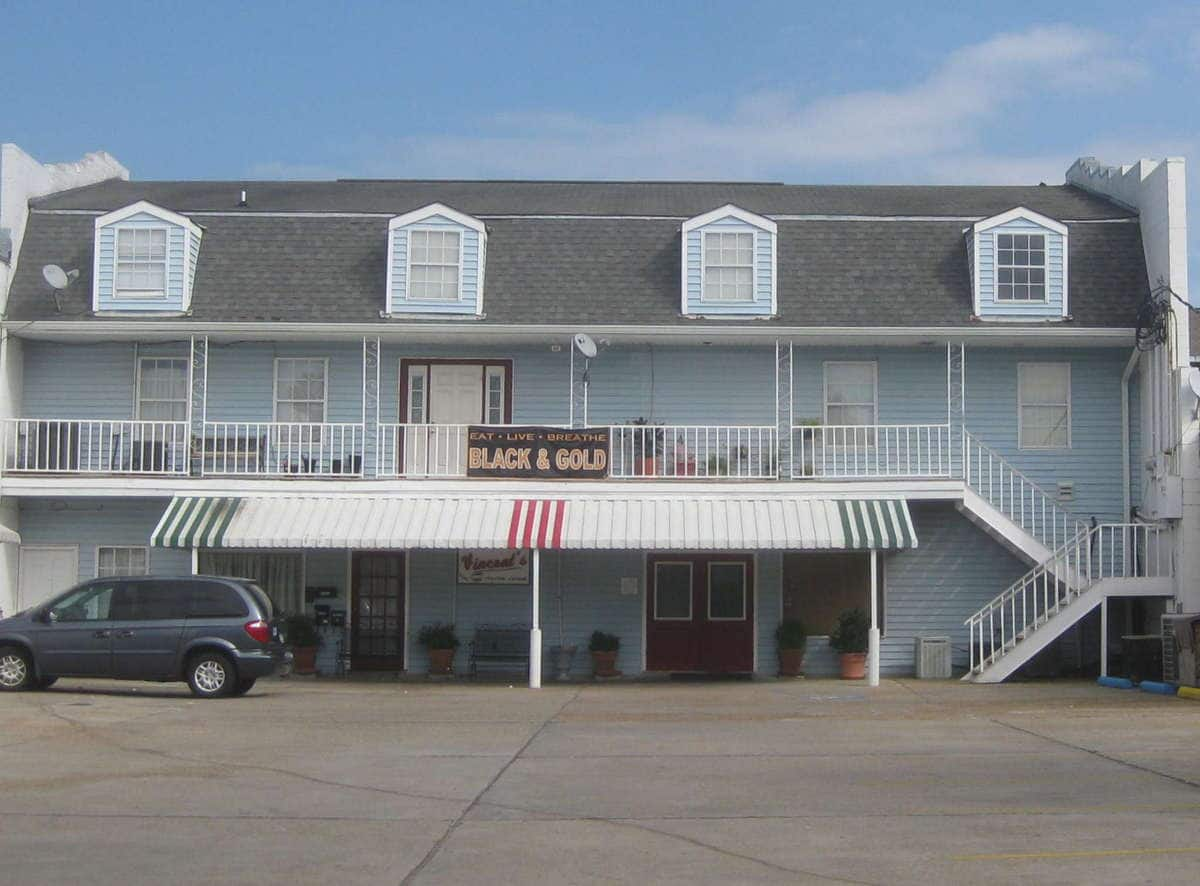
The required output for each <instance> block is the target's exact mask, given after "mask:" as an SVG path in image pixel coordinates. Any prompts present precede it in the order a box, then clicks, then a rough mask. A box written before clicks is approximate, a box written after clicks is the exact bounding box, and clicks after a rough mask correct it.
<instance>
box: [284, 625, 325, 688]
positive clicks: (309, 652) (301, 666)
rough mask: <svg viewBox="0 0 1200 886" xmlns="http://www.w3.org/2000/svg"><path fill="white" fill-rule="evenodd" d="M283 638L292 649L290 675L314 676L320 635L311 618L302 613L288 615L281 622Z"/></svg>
mask: <svg viewBox="0 0 1200 886" xmlns="http://www.w3.org/2000/svg"><path fill="white" fill-rule="evenodd" d="M283 636H284V639H285V640H286V641H287V644H288V645H289V646H290V647H292V673H294V674H315V673H316V672H317V648H318V647H319V646H320V645H321V634H320V633H319V632H318V631H317V623H316V621H315V620H314V619H313V617H312V616H311V615H307V614H305V613H302V612H298V613H296V614H295V615H289V616H288V617H287V618H286V619H284V622H283Z"/></svg>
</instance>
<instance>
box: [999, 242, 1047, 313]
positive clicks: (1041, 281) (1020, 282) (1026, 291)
mask: <svg viewBox="0 0 1200 886" xmlns="http://www.w3.org/2000/svg"><path fill="white" fill-rule="evenodd" d="M996 299H997V301H1043V302H1044V301H1045V300H1046V237H1045V235H1043V234H997V235H996Z"/></svg>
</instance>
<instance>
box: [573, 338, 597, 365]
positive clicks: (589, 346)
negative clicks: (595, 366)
mask: <svg viewBox="0 0 1200 886" xmlns="http://www.w3.org/2000/svg"><path fill="white" fill-rule="evenodd" d="M575 347H577V348H579V353H581V354H583V356H585V357H587V358H588V359H589V360H590V359H592V358H593V357H595V356H596V343H595V342H594V341H592V337H591V336H590V335H588V334H587V333H586V332H577V333H575Z"/></svg>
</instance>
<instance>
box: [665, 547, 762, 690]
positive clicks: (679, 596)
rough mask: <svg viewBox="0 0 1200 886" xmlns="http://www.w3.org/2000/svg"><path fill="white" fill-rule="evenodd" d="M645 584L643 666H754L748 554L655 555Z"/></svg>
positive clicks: (720, 670)
mask: <svg viewBox="0 0 1200 886" xmlns="http://www.w3.org/2000/svg"><path fill="white" fill-rule="evenodd" d="M646 588H647V593H646V669H647V670H650V671H691V672H698V673H713V674H730V673H747V672H749V671H752V670H754V560H753V558H752V557H748V556H745V555H741V554H708V555H703V556H691V555H688V556H675V555H669V554H664V555H655V556H652V557H650V558H648V560H647V574H646Z"/></svg>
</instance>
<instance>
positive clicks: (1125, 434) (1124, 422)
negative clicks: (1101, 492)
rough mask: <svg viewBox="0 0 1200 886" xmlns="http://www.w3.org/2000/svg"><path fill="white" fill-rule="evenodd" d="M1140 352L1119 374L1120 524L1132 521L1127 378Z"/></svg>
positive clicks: (1135, 364)
mask: <svg viewBox="0 0 1200 886" xmlns="http://www.w3.org/2000/svg"><path fill="white" fill-rule="evenodd" d="M1141 357H1142V352H1141V351H1139V350H1138V349H1137V348H1134V349H1133V353H1132V354H1130V355H1129V360H1128V361H1126V363H1125V371H1124V372H1122V373H1121V468H1122V477H1121V492H1122V496H1123V498H1122V502H1123V503H1124V506H1125V510H1124V512H1123V514H1122V516H1121V521H1122V522H1128V521H1131V520H1132V519H1133V493H1132V490H1131V489H1130V481H1129V475H1130V468H1131V467H1132V466H1131V465H1130V464H1129V457H1130V453H1129V448H1130V447H1129V378H1130V376H1132V375H1133V370H1135V369H1136V368H1137V365H1138V361H1139V360H1141Z"/></svg>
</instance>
